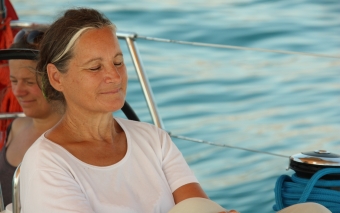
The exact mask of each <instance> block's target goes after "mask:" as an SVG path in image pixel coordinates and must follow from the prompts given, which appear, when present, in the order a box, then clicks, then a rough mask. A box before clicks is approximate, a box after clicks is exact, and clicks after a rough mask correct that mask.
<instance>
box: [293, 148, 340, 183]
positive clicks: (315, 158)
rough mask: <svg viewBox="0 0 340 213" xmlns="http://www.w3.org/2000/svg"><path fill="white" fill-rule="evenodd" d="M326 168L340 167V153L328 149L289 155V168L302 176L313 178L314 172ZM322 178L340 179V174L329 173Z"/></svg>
mask: <svg viewBox="0 0 340 213" xmlns="http://www.w3.org/2000/svg"><path fill="white" fill-rule="evenodd" d="M324 168H340V155H338V154H334V153H331V152H329V151H327V150H315V151H309V152H301V153H298V154H295V155H292V156H290V157H289V169H292V170H294V171H295V172H296V175H297V176H298V177H301V178H307V179H309V178H311V177H312V176H313V174H315V173H316V172H318V171H319V170H321V169H324ZM321 179H325V180H340V174H328V175H325V176H323V177H322V178H321Z"/></svg>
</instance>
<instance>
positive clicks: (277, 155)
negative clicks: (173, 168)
mask: <svg viewBox="0 0 340 213" xmlns="http://www.w3.org/2000/svg"><path fill="white" fill-rule="evenodd" d="M168 134H169V135H170V136H171V137H174V138H178V139H182V140H187V141H192V142H195V143H203V144H208V145H212V146H220V147H228V148H232V149H239V150H243V151H248V152H256V153H261V154H267V155H273V156H276V157H282V158H289V156H286V155H281V154H276V153H271V152H265V151H260V150H255V149H247V148H243V147H237V146H231V145H227V144H219V143H214V142H210V141H205V140H201V139H196V138H189V137H185V136H181V135H174V134H172V133H171V132H168Z"/></svg>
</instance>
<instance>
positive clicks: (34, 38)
mask: <svg viewBox="0 0 340 213" xmlns="http://www.w3.org/2000/svg"><path fill="white" fill-rule="evenodd" d="M43 35H44V32H42V31H40V30H20V31H19V32H18V33H17V34H16V35H15V37H14V40H13V43H17V42H19V41H21V40H22V39H24V38H25V37H26V41H27V43H29V44H33V45H37V44H38V43H39V42H40V41H41V39H42V37H43Z"/></svg>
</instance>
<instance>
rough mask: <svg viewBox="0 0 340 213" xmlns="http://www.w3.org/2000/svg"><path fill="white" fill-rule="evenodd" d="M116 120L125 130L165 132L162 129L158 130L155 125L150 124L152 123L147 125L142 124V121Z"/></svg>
mask: <svg viewBox="0 0 340 213" xmlns="http://www.w3.org/2000/svg"><path fill="white" fill-rule="evenodd" d="M115 119H116V121H117V122H118V123H119V124H120V125H121V126H122V125H123V129H124V130H125V129H127V130H129V129H134V128H136V130H137V129H140V130H142V129H144V130H150V131H163V130H162V129H160V128H158V127H157V126H155V125H154V124H150V123H146V122H142V121H133V120H127V119H124V118H115ZM124 127H125V128H124ZM134 130H135V129H134Z"/></svg>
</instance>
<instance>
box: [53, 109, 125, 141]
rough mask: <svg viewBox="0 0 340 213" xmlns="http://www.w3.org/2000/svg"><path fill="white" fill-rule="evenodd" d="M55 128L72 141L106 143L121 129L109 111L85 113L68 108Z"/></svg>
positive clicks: (112, 139)
mask: <svg viewBox="0 0 340 213" xmlns="http://www.w3.org/2000/svg"><path fill="white" fill-rule="evenodd" d="M56 130H57V131H63V132H65V134H67V135H68V136H69V137H68V138H69V139H71V140H72V141H73V142H83V141H94V142H97V141H101V142H103V141H104V142H108V143H112V142H113V141H114V138H115V136H116V135H117V134H118V133H119V132H121V131H122V130H121V129H120V126H119V125H118V123H117V122H116V121H115V120H114V118H113V115H112V113H111V112H108V113H89V112H87V113H85V112H82V111H79V110H69V109H68V110H66V112H65V114H64V116H63V117H62V119H61V121H60V122H59V123H58V125H57V127H56Z"/></svg>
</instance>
